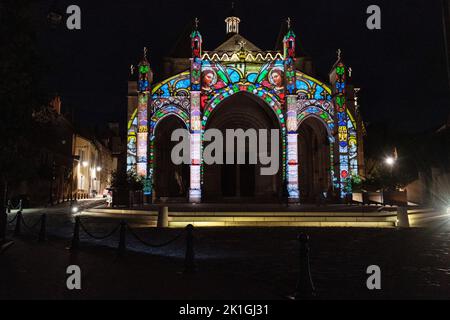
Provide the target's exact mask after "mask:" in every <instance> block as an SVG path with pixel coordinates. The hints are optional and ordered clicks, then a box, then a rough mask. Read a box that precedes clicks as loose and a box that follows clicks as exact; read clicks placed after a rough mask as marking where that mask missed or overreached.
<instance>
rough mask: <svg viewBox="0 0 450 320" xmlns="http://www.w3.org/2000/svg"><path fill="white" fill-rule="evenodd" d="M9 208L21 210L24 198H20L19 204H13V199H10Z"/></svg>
mask: <svg viewBox="0 0 450 320" xmlns="http://www.w3.org/2000/svg"><path fill="white" fill-rule="evenodd" d="M7 208H8V210H20V209H22V200H19V203H17V206H14V205H13V204H12V201H11V200H8V204H7Z"/></svg>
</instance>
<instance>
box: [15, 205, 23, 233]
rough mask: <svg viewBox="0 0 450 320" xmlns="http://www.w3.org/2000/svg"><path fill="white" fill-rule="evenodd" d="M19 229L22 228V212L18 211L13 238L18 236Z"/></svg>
mask: <svg viewBox="0 0 450 320" xmlns="http://www.w3.org/2000/svg"><path fill="white" fill-rule="evenodd" d="M21 227H22V211H18V212H17V218H16V227H15V228H14V236H15V237H18V236H20V231H21Z"/></svg>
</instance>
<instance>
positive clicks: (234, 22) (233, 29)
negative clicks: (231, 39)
mask: <svg viewBox="0 0 450 320" xmlns="http://www.w3.org/2000/svg"><path fill="white" fill-rule="evenodd" d="M240 22H241V19H239V18H238V17H237V16H236V10H235V8H234V2H232V3H231V11H230V14H229V15H228V17H227V18H226V19H225V23H226V26H227V34H228V35H234V34H239V23H240Z"/></svg>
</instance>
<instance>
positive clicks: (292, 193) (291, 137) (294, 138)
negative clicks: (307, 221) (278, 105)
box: [286, 95, 300, 202]
mask: <svg viewBox="0 0 450 320" xmlns="http://www.w3.org/2000/svg"><path fill="white" fill-rule="evenodd" d="M287 110H288V111H287V132H288V133H287V144H286V145H287V157H286V162H287V163H286V169H287V170H286V175H287V177H286V182H287V189H288V197H289V202H299V201H300V192H299V184H298V183H299V181H298V133H297V124H298V123H297V96H296V95H289V96H287Z"/></svg>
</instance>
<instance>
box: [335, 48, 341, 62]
mask: <svg viewBox="0 0 450 320" xmlns="http://www.w3.org/2000/svg"><path fill="white" fill-rule="evenodd" d="M336 53H337V55H338V60H340V59H341V55H342V50H341V49H338V50H337V51H336Z"/></svg>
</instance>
